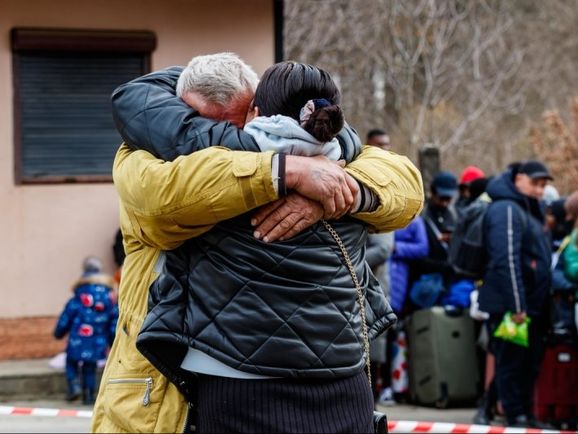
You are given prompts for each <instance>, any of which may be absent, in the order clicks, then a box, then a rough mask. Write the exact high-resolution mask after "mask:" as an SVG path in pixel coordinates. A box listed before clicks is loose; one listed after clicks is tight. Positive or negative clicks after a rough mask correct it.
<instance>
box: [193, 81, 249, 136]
mask: <svg viewBox="0 0 578 434" xmlns="http://www.w3.org/2000/svg"><path fill="white" fill-rule="evenodd" d="M253 96H254V94H253V92H252V91H250V90H247V91H244V92H239V94H238V95H237V96H236V98H234V99H233V101H231V103H230V104H228V105H227V106H222V105H219V104H214V103H210V102H207V101H206V100H205V98H204V97H202V96H201V95H199V94H198V93H196V92H188V93H186V94H185V95H183V101H184V102H185V103H186V104H187V105H189V106H190V107H192V108H193V109H195V110H197V111H198V112H199V113H200V114H201V116H203V117H204V118H208V119H214V120H216V121H228V122H231V123H232V124H233V125H235V126H236V127H237V128H243V127H244V126H245V119H246V117H247V112H248V111H249V108H250V105H251V101H253Z"/></svg>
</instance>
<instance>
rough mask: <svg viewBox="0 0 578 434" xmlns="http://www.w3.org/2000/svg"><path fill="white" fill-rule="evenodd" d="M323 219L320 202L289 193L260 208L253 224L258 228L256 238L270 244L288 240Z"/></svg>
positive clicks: (252, 221)
mask: <svg viewBox="0 0 578 434" xmlns="http://www.w3.org/2000/svg"><path fill="white" fill-rule="evenodd" d="M322 218H323V207H322V206H321V205H320V204H319V203H318V202H315V201H314V200H311V199H308V198H306V197H304V196H301V195H300V194H299V193H289V194H288V195H287V196H286V197H284V198H282V199H279V200H276V201H275V202H271V203H270V204H267V205H264V206H262V207H261V208H259V210H258V211H257V212H256V213H255V215H254V216H253V218H252V219H251V224H252V225H253V226H256V227H255V233H254V235H255V237H256V238H259V239H261V240H263V241H265V242H267V243H270V242H272V241H277V240H280V241H284V240H288V239H289V238H292V237H294V236H295V235H297V234H299V233H300V232H302V231H304V230H305V229H307V228H308V227H309V226H312V225H314V224H315V223H317V222H318V221H319V220H321V219H322Z"/></svg>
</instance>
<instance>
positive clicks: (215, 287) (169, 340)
mask: <svg viewBox="0 0 578 434" xmlns="http://www.w3.org/2000/svg"><path fill="white" fill-rule="evenodd" d="M339 100H340V92H339V90H338V88H337V86H336V85H335V83H334V82H333V80H332V79H331V77H330V76H329V74H328V73H327V72H325V71H323V70H321V69H320V68H316V67H314V66H311V65H305V64H301V63H295V62H282V63H279V64H276V65H274V66H272V67H271V68H269V69H268V70H267V71H266V72H265V73H264V75H263V77H262V79H261V81H260V83H259V86H258V87H257V90H256V93H255V98H254V101H253V103H252V106H251V110H250V113H249V115H248V119H250V122H248V123H247V125H246V127H245V131H246V132H248V133H249V134H250V135H252V136H253V137H254V138H255V141H256V142H257V143H258V146H259V147H260V149H261V150H262V151H265V150H275V151H276V152H277V153H279V155H280V158H279V164H283V158H284V157H283V156H284V155H286V154H299V155H307V156H313V155H325V156H326V157H328V158H330V159H332V160H341V159H343V160H346V161H351V160H352V159H353V158H354V156H355V155H356V154H357V153H359V151H360V142H359V138H358V137H357V136H356V134H355V132H354V131H353V130H351V129H350V128H349V127H347V126H346V125H345V122H344V117H343V112H342V110H341V108H340V106H339ZM344 125H345V128H344ZM338 134H339V137H338ZM367 196H368V197H371V194H370V193H369V192H367ZM356 206H357V208H356V210H357V211H359V210H360V208H359V207H360V205H359V204H357V205H356ZM361 206H363V210H365V211H369V210H371V209H373V207H375V206H376V204H372V203H371V201H365V205H361ZM318 213H319V214H318V218H320V217H321V216H322V215H323V209H322V208H321V207H319V208H318ZM252 216H253V214H245V215H242V216H240V217H237V218H234V219H231V220H227V221H224V222H221V223H219V224H217V225H216V226H214V227H213V229H211V230H210V231H209V232H208V233H206V234H204V235H201V236H199V237H197V238H194V239H191V240H189V241H187V242H186V243H185V244H184V245H183V246H182V247H179V248H177V249H176V250H173V251H170V252H166V253H165V261H164V266H163V267H162V269H161V270H160V273H159V277H158V279H157V280H156V281H155V282H154V283H153V285H152V286H151V293H150V299H149V313H148V315H147V317H146V319H145V322H144V324H143V327H142V330H141V333H140V335H139V338H138V340H137V347H138V348H139V350H140V351H141V352H142V353H143V354H144V355H145V357H147V358H148V359H149V360H150V361H151V363H152V364H153V365H155V366H156V367H157V368H158V369H159V370H160V371H161V372H162V373H163V374H164V375H165V376H166V377H168V378H169V379H170V380H171V381H172V382H173V383H174V384H175V385H177V386H178V387H179V389H180V390H181V391H182V393H183V394H184V395H185V396H186V397H188V398H189V399H190V400H191V401H192V402H193V403H194V406H195V408H196V417H197V419H196V428H197V431H198V432H373V422H372V416H373V396H372V392H371V388H370V383H369V381H368V376H367V374H366V373H365V372H364V369H365V368H366V367H368V355H369V354H368V348H369V347H368V346H369V339H373V338H375V337H376V336H377V335H379V334H381V333H383V332H384V331H385V330H387V328H389V327H390V326H391V325H392V324H393V323H394V321H395V315H394V314H393V312H392V310H391V307H390V306H389V304H388V302H387V300H386V299H385V297H384V295H383V292H382V290H381V288H380V287H379V283H378V282H377V280H376V279H375V277H374V276H373V275H372V273H371V270H370V269H369V266H368V265H367V263H366V261H365V244H366V238H367V226H366V225H365V224H364V223H362V222H361V221H359V220H355V219H352V218H350V217H344V218H341V219H339V220H337V221H333V222H331V224H328V223H327V222H324V221H321V222H319V223H317V224H315V225H314V226H312V227H311V228H309V229H307V230H305V231H303V232H302V233H300V234H298V235H297V236H295V237H293V238H291V239H289V240H284V241H281V242H276V243H267V242H265V241H267V239H266V234H254V229H253V226H252V225H251V218H252ZM282 240H283V238H282ZM353 275H355V276H356V277H355V278H356V280H357V281H358V284H357V285H356V284H355V283H354V278H353V277H352V276H353Z"/></svg>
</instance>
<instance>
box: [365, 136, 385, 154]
mask: <svg viewBox="0 0 578 434" xmlns="http://www.w3.org/2000/svg"><path fill="white" fill-rule="evenodd" d="M367 144H368V145H371V146H377V147H378V148H381V149H383V150H385V151H389V150H390V149H391V143H390V142H389V136H388V135H387V134H380V135H379V136H373V137H370V138H369V140H368V141H367Z"/></svg>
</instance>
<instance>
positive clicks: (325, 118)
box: [303, 105, 345, 143]
mask: <svg viewBox="0 0 578 434" xmlns="http://www.w3.org/2000/svg"><path fill="white" fill-rule="evenodd" d="M344 123H345V119H344V117H343V111H342V110H341V107H339V106H338V105H329V106H326V107H320V108H318V109H317V110H315V111H314V112H313V113H311V116H310V117H309V120H307V122H305V125H303V128H304V129H305V131H307V132H308V133H309V134H311V135H312V136H313V137H315V138H316V139H317V140H319V141H320V142H323V143H325V142H329V141H330V140H332V139H333V138H334V137H335V136H336V135H337V133H339V131H341V129H342V128H343V124H344Z"/></svg>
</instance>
